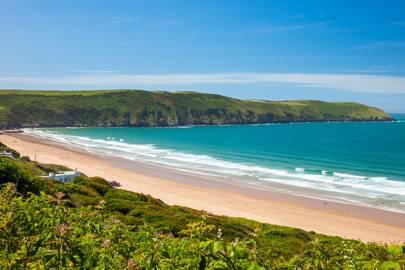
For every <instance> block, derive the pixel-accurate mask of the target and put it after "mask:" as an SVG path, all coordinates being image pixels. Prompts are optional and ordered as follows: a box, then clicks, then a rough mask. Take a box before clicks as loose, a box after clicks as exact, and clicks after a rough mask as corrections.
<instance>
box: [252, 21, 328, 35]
mask: <svg viewBox="0 0 405 270" xmlns="http://www.w3.org/2000/svg"><path fill="white" fill-rule="evenodd" d="M330 23H331V22H330V21H326V22H313V23H303V24H295V25H281V26H267V27H263V28H262V29H259V30H257V31H254V32H253V33H254V34H271V33H283V32H289V31H297V30H302V29H307V28H313V27H318V26H323V25H327V24H330Z"/></svg>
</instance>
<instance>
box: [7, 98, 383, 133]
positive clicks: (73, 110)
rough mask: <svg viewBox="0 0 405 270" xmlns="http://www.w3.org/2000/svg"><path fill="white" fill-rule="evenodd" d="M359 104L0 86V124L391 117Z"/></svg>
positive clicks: (163, 123) (200, 122)
mask: <svg viewBox="0 0 405 270" xmlns="http://www.w3.org/2000/svg"><path fill="white" fill-rule="evenodd" d="M390 119H391V118H390V116H389V115H387V114H386V113H385V112H383V111H382V110H379V109H377V108H373V107H368V106H365V105H362V104H358V103H350V102H340V103H329V102H322V101H282V102H272V101H251V100H239V99H233V98H229V97H224V96H220V95H212V94H201V93H193V92H177V93H167V92H147V91H139V90H122V91H121V90H120V91H83V92H82V91H81V92H78V91H69V92H67V91H18V90H2V91H0V127H1V128H16V127H51V126H61V127H63V126H81V127H82V126H93V127H95V126H96V127H97V126H100V127H101V126H103V127H109V126H111V127H112V126H134V127H135V126H138V127H141V126H145V127H153V126H176V125H208V124H210V125H221V124H251V123H271V122H291V121H345V120H347V121H369V120H377V121H383V120H390Z"/></svg>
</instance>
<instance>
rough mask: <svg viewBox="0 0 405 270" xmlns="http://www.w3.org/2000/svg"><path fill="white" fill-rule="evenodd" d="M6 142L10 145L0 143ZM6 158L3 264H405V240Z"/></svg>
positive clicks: (0, 180) (2, 172)
mask: <svg viewBox="0 0 405 270" xmlns="http://www.w3.org/2000/svg"><path fill="white" fill-rule="evenodd" d="M0 147H2V148H3V149H7V148H6V146H4V145H0ZM61 169H62V170H63V169H66V168H64V167H61V166H58V165H52V164H40V163H37V162H33V161H30V160H29V159H28V158H27V157H21V158H20V157H19V158H17V159H16V160H12V159H8V158H0V269H384V270H388V269H394V270H396V269H398V270H400V269H403V267H405V247H404V246H402V245H391V246H388V245H383V244H377V243H363V242H360V241H355V240H347V239H343V238H340V237H331V236H325V235H321V234H317V233H314V232H307V231H303V230H300V229H294V228H289V227H283V226H276V225H270V224H264V223H259V222H255V221H251V220H247V219H242V218H231V217H226V216H216V215H211V214H209V213H205V212H202V211H197V210H193V209H190V208H186V207H180V206H169V205H166V204H165V203H164V202H162V201H161V200H159V199H155V198H153V197H151V196H149V195H144V194H139V193H134V192H129V191H125V190H121V189H116V188H113V187H112V186H111V185H110V184H109V183H108V182H107V181H106V180H104V179H102V178H99V177H87V176H85V175H82V176H80V177H76V179H75V180H74V182H72V183H60V182H56V181H52V180H48V179H45V178H41V177H39V176H40V175H46V174H47V173H48V172H52V171H57V170H61Z"/></svg>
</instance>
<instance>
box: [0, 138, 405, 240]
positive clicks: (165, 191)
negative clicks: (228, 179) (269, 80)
mask: <svg viewBox="0 0 405 270" xmlns="http://www.w3.org/2000/svg"><path fill="white" fill-rule="evenodd" d="M0 141H1V142H3V143H5V144H7V145H8V146H9V147H11V148H14V149H15V150H17V151H18V152H20V153H21V154H22V155H27V156H29V157H30V158H31V159H32V160H34V159H35V158H36V160H37V161H39V162H43V163H55V164H61V165H65V166H67V167H70V168H73V169H75V168H77V169H78V170H79V171H81V172H83V173H85V174H86V175H88V176H101V177H104V178H106V179H107V180H116V181H118V182H120V183H121V184H122V188H123V189H126V190H131V191H134V192H141V193H145V194H150V195H152V196H153V197H156V198H159V199H161V200H163V201H164V202H165V203H167V204H170V205H181V206H187V207H191V208H194V209H199V210H205V211H208V212H210V213H213V214H216V215H227V216H233V217H243V218H248V219H253V220H257V221H261V222H267V223H271V224H278V225H284V226H290V227H296V228H301V229H304V230H308V231H315V232H317V233H323V234H328V235H338V236H342V237H346V238H352V239H360V240H363V241H377V242H387V243H389V242H404V241H405V225H404V224H405V214H401V213H395V212H390V211H384V210H381V209H375V208H370V207H363V206H357V205H351V204H344V203H339V202H331V201H326V200H321V199H314V198H307V197H302V196H296V195H291V194H286V193H281V192H275V191H268V190H261V189H258V188H255V187H246V186H241V185H238V184H236V183H224V182H220V181H217V180H216V179H209V178H207V177H203V176H199V175H196V174H190V173H186V172H179V171H175V170H173V169H169V168H165V167H162V166H156V165H151V164H147V163H142V162H135V161H129V160H125V159H121V158H115V157H107V156H103V155H96V154H93V153H89V152H86V151H84V150H80V149H77V148H72V147H69V146H67V145H62V144H57V143H55V142H52V141H48V140H44V139H40V138H37V137H33V136H30V135H26V134H7V135H0Z"/></svg>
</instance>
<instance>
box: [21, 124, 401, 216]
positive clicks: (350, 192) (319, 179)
mask: <svg viewBox="0 0 405 270" xmlns="http://www.w3.org/2000/svg"><path fill="white" fill-rule="evenodd" d="M25 132H26V133H28V134H32V135H35V136H39V137H42V138H46V139H49V140H53V141H56V142H60V143H64V144H69V145H71V146H75V147H79V148H82V149H85V150H87V151H89V152H94V153H100V154H104V155H110V156H117V157H121V158H125V159H128V160H138V161H144V162H150V163H154V164H160V165H164V166H166V167H170V168H173V169H177V170H180V171H184V172H191V173H196V174H199V175H201V176H207V177H213V176H214V177H216V178H218V179H221V178H223V179H228V180H229V179H231V180H235V181H239V182H241V183H251V182H252V181H254V182H255V183H256V184H258V185H263V186H264V187H269V188H271V186H272V183H273V184H282V185H285V186H291V187H300V188H306V189H311V190H315V191H327V192H329V193H333V194H337V195H336V196H335V198H336V199H339V200H340V201H341V200H344V198H346V200H347V202H352V201H362V202H363V204H365V205H367V204H370V205H372V206H374V207H380V208H387V207H385V206H384V207H382V206H381V205H380V204H381V202H382V201H388V202H396V203H397V205H399V206H401V205H403V203H404V202H405V185H404V183H402V182H399V181H394V180H391V179H387V178H386V177H379V176H374V177H367V176H361V175H352V174H348V173H341V172H330V171H326V170H320V171H319V172H318V173H315V172H313V171H310V170H308V172H307V170H306V169H305V168H301V167H296V168H293V169H292V170H285V169H275V168H268V167H263V166H257V165H255V164H248V163H239V162H232V161H228V160H224V159H219V158H215V157H212V156H208V155H201V154H192V153H188V152H182V151H175V150H171V149H164V148H159V147H157V146H156V145H153V144H131V143H127V142H124V141H123V140H115V139H114V138H111V137H106V139H91V138H88V137H83V136H72V135H66V134H61V133H58V132H54V131H51V130H41V129H26V130H25ZM318 194H319V193H318ZM354 197H355V198H356V199H354ZM342 198H343V199H342ZM393 210H396V211H398V209H396V208H394V209H393ZM401 211H402V210H401ZM403 211H404V212H405V208H404V209H403Z"/></svg>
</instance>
